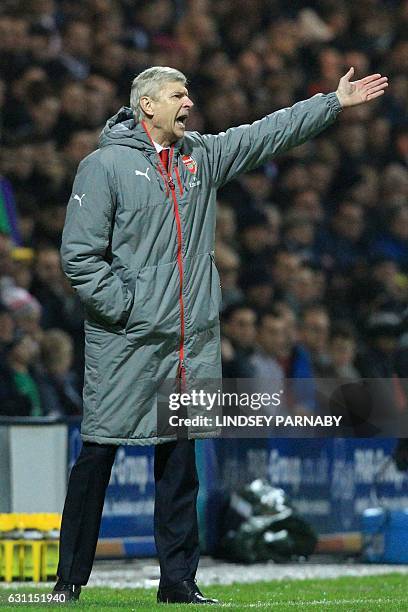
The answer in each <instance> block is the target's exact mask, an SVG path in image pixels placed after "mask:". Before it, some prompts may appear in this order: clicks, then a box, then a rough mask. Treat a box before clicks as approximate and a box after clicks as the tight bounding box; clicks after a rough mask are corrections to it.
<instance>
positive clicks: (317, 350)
mask: <svg viewBox="0 0 408 612" xmlns="http://www.w3.org/2000/svg"><path fill="white" fill-rule="evenodd" d="M329 334H330V317H329V314H328V312H327V308H326V307H325V306H323V305H319V304H318V305H311V306H307V307H306V308H305V309H304V311H303V312H302V314H301V320H300V338H301V341H302V343H303V345H304V346H305V348H306V349H307V350H308V351H309V353H310V355H311V358H312V367H313V371H314V375H315V376H321V375H322V372H323V371H324V368H325V367H327V365H328V363H329V356H328V340H329Z"/></svg>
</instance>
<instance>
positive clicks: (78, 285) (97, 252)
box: [61, 153, 132, 325]
mask: <svg viewBox="0 0 408 612" xmlns="http://www.w3.org/2000/svg"><path fill="white" fill-rule="evenodd" d="M114 204H115V193H114V189H113V186H112V182H111V179H110V177H109V176H108V172H107V170H106V169H105V167H104V166H103V165H102V163H101V161H100V159H99V156H98V153H93V154H92V155H90V156H88V157H87V158H85V159H84V160H83V161H82V162H81V163H80V165H79V168H78V172H77V175H76V177H75V181H74V185H73V191H72V195H71V198H70V200H69V203H68V207H67V214H66V219H65V225H64V230H63V233H62V243H61V262H62V268H63V270H64V272H65V274H66V275H67V277H68V278H69V279H70V281H71V284H72V286H73V287H74V288H75V290H76V291H77V292H78V294H79V296H80V298H81V300H82V302H83V303H84V305H85V307H86V309H87V311H88V313H89V314H90V315H91V316H92V315H93V316H94V317H96V319H99V320H101V323H108V324H111V325H115V324H117V323H125V322H126V318H127V316H128V315H129V312H130V308H131V303H132V294H131V292H130V291H129V290H128V289H127V288H126V287H125V285H124V284H123V282H122V280H121V279H120V278H119V276H118V275H117V274H116V273H115V272H113V271H112V268H111V266H110V264H109V263H108V261H107V260H106V257H105V256H106V253H107V249H108V245H109V242H110V237H111V236H110V232H111V227H112V220H113V214H114Z"/></svg>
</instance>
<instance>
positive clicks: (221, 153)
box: [202, 93, 341, 188]
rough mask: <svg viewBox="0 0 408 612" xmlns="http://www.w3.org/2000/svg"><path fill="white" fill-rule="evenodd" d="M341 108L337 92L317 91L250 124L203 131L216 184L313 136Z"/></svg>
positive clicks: (324, 126)
mask: <svg viewBox="0 0 408 612" xmlns="http://www.w3.org/2000/svg"><path fill="white" fill-rule="evenodd" d="M340 110H341V105H340V103H339V101H338V98H337V96H336V94H335V93H330V94H316V95H315V96H313V97H312V98H309V99H308V100H303V101H302V102H297V103H296V104H294V105H293V106H291V107H290V108H283V109H281V110H278V111H276V112H275V113H272V114H270V115H267V116H266V117H264V118H263V119H260V120H258V121H255V122H254V123H252V124H251V125H240V126H238V127H233V128H230V129H228V130H227V131H226V132H221V133H220V134H217V135H210V134H206V135H204V136H203V137H202V138H203V144H204V146H205V148H206V149H207V152H208V155H209V160H210V164H211V172H212V182H213V184H214V185H215V186H216V187H217V188H218V187H221V186H222V185H224V184H225V183H226V182H228V181H230V180H231V179H233V178H234V177H236V176H237V175H238V174H240V173H241V172H245V171H247V170H252V169H253V168H256V167H257V166H260V165H261V164H263V163H264V162H265V161H267V160H268V159H270V158H272V157H275V156H276V155H279V154H280V153H284V152H285V151H287V150H288V149H290V148H291V147H296V146H297V145H300V144H302V143H304V142H305V141H306V140H309V139H310V138H313V137H314V136H316V135H317V134H318V133H319V132H321V131H322V130H324V129H325V128H326V127H328V126H329V125H330V124H331V123H333V121H334V120H335V118H336V117H337V115H338V113H339V112H340Z"/></svg>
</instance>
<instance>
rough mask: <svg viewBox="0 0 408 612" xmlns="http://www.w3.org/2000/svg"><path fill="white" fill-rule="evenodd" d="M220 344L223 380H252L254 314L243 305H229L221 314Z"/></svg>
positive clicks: (254, 331) (254, 333) (254, 339)
mask: <svg viewBox="0 0 408 612" xmlns="http://www.w3.org/2000/svg"><path fill="white" fill-rule="evenodd" d="M222 323H223V333H224V337H223V338H222V342H221V351H222V370H223V371H222V375H223V377H224V378H252V377H253V375H254V367H253V365H252V355H253V353H254V350H255V341H256V314H255V311H254V310H253V309H252V308H251V307H250V306H248V305H247V304H245V303H239V304H231V305H230V306H229V307H227V308H226V309H225V310H224V312H223V313H222Z"/></svg>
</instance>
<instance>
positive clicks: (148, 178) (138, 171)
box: [135, 168, 150, 181]
mask: <svg viewBox="0 0 408 612" xmlns="http://www.w3.org/2000/svg"><path fill="white" fill-rule="evenodd" d="M149 170H150V168H146V172H140V170H135V174H136V176H145V177H146V178H147V180H148V181H150V177H148V176H147V173H148V172H149Z"/></svg>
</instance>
